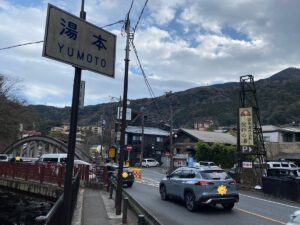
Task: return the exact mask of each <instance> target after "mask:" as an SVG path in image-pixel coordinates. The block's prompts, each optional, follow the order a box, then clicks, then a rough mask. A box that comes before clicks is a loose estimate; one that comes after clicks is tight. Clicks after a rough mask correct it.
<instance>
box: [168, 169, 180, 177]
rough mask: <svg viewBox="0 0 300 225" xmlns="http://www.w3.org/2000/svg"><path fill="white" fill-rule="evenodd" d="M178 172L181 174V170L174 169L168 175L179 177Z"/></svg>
mask: <svg viewBox="0 0 300 225" xmlns="http://www.w3.org/2000/svg"><path fill="white" fill-rule="evenodd" d="M180 174H181V170H176V171H174V172H173V173H172V174H171V176H170V177H172V178H179V177H180Z"/></svg>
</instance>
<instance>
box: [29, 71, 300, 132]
mask: <svg viewBox="0 0 300 225" xmlns="http://www.w3.org/2000/svg"><path fill="white" fill-rule="evenodd" d="M254 78H255V77H254ZM255 86H256V92H257V101H258V104H259V108H260V113H261V121H262V124H274V125H279V124H287V123H291V122H296V123H299V122H300V69H296V68H288V69H285V70H283V71H280V72H279V73H276V74H274V75H273V76H271V77H269V78H267V79H261V80H258V81H256V82H255ZM239 88H240V84H239V82H230V83H224V84H217V85H212V86H206V87H197V88H192V89H188V90H186V91H181V92H176V93H173V94H172V95H171V96H170V97H166V96H160V97H157V98H155V99H150V98H144V99H138V100H133V101H131V103H130V108H132V110H133V111H140V109H141V107H142V106H143V107H144V109H145V115H147V120H146V123H147V124H148V125H150V124H151V125H158V124H159V122H160V121H165V122H167V123H169V122H170V121H169V119H170V104H172V109H173V115H174V117H173V119H174V120H173V121H174V127H187V128H189V127H192V126H193V124H194V123H195V122H201V121H204V120H212V121H213V122H214V123H215V124H216V125H220V126H226V125H235V124H236V114H237V109H238V105H239V91H240V90H239ZM118 105H119V103H105V104H99V105H94V106H86V107H84V109H81V110H80V111H79V115H78V124H79V125H99V124H100V118H101V117H102V118H103V119H105V120H106V124H107V126H109V125H110V124H113V123H114V121H115V119H116V115H117V107H118ZM29 107H30V108H31V109H34V110H35V111H36V112H37V115H38V117H39V122H38V124H40V126H41V128H42V129H46V130H47V129H48V128H49V127H51V126H55V125H60V124H62V123H69V117H70V107H65V108H56V107H50V106H43V105H31V106H29Z"/></svg>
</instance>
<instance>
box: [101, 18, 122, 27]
mask: <svg viewBox="0 0 300 225" xmlns="http://www.w3.org/2000/svg"><path fill="white" fill-rule="evenodd" d="M118 23H124V20H119V21H117V22H115V23H111V24H107V25H105V26H103V27H101V28H105V27H110V26H113V25H115V24H118Z"/></svg>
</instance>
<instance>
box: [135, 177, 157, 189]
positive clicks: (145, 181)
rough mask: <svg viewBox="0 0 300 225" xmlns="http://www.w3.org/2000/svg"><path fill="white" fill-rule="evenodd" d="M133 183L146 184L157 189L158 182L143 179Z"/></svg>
mask: <svg viewBox="0 0 300 225" xmlns="http://www.w3.org/2000/svg"><path fill="white" fill-rule="evenodd" d="M135 182H137V183H141V184H146V185H149V186H153V187H157V188H158V187H159V181H156V180H153V179H150V178H144V177H143V178H142V179H141V180H135Z"/></svg>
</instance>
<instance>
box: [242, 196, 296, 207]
mask: <svg viewBox="0 0 300 225" xmlns="http://www.w3.org/2000/svg"><path fill="white" fill-rule="evenodd" d="M239 195H241V196H244V197H248V198H253V199H255V200H260V201H264V202H269V203H274V204H277V205H282V206H287V207H290V208H294V209H299V207H297V206H292V205H288V204H284V203H280V202H274V201H271V200H266V199H263V198H257V197H253V196H250V195H244V194H240V193H239Z"/></svg>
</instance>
